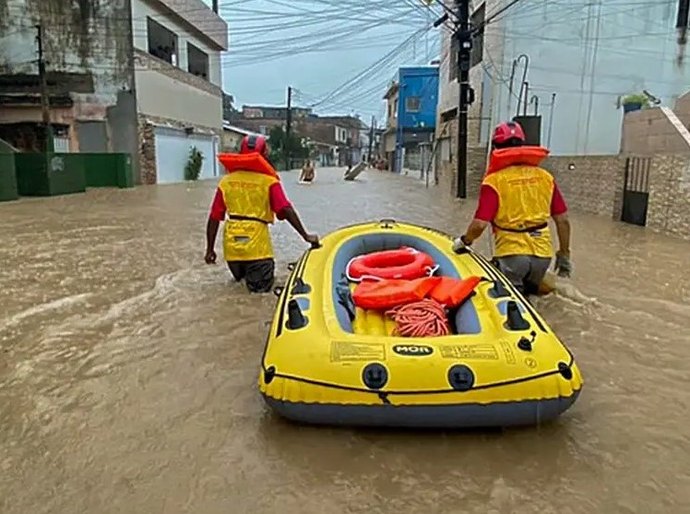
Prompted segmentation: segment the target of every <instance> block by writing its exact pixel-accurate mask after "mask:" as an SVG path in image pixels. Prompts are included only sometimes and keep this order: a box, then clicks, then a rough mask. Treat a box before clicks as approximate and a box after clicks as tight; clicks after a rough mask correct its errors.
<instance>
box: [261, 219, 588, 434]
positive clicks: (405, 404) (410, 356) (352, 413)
mask: <svg viewBox="0 0 690 514" xmlns="http://www.w3.org/2000/svg"><path fill="white" fill-rule="evenodd" d="M401 246H408V247H413V248H416V249H417V250H419V251H421V252H424V253H426V254H429V255H431V256H432V257H433V259H434V261H435V262H436V264H437V265H438V270H437V271H436V274H437V275H442V276H449V277H455V278H464V277H467V276H480V277H482V281H481V282H480V283H479V285H478V286H477V288H476V289H475V294H474V296H472V297H471V298H470V299H468V300H467V301H465V302H464V303H463V304H462V305H461V307H460V308H459V309H457V310H456V312H451V313H450V315H449V318H450V321H451V323H450V324H451V326H452V334H451V335H447V336H441V337H426V338H418V339H413V338H403V337H396V336H394V335H393V329H394V323H393V322H392V321H391V320H389V319H386V318H385V316H384V315H383V314H381V313H378V312H374V311H362V310H361V309H359V308H356V307H355V306H354V303H353V301H352V296H351V294H350V292H351V287H352V285H351V284H349V283H348V279H347V277H346V267H347V265H348V263H349V262H350V261H351V260H352V259H353V258H354V257H357V256H358V255H362V254H366V253H370V252H374V251H378V250H386V249H397V248H400V247H401ZM291 269H292V273H291V275H290V277H289V278H288V280H287V283H286V285H285V287H284V288H277V289H276V294H277V295H279V300H278V306H277V310H276V313H275V316H274V319H273V323H272V326H271V329H270V333H269V336H268V340H267V343H266V347H265V350H264V353H263V356H262V362H261V368H262V369H261V373H260V377H259V388H260V391H261V393H262V395H263V397H264V399H265V401H266V402H267V404H268V405H269V406H270V407H271V408H272V409H273V410H274V411H275V412H277V413H278V414H279V415H281V416H284V417H286V418H289V419H291V420H294V421H299V422H305V423H314V424H328V425H352V426H400V427H434V428H461V427H490V426H511V425H530V424H537V423H541V422H546V421H549V420H552V419H554V418H556V417H557V416H559V415H560V414H561V413H563V412H564V411H566V410H567V409H568V408H569V407H570V406H571V405H573V403H574V402H575V401H576V399H577V397H578V394H579V392H580V389H581V387H582V377H581V375H580V371H579V369H578V367H577V365H576V364H575V361H574V358H573V355H572V354H571V352H570V351H569V350H568V348H566V346H565V345H564V344H563V343H562V342H561V341H560V340H559V339H558V337H557V336H556V334H554V333H553V331H552V330H551V329H550V328H549V327H548V325H547V324H546V322H545V321H544V319H543V318H542V317H541V316H540V315H539V314H538V313H537V312H536V311H535V310H534V308H533V307H532V306H531V305H530V304H529V302H527V301H526V299H525V298H523V296H522V295H521V294H520V293H519V292H518V291H517V290H515V289H514V288H513V287H512V286H511V284H510V283H509V282H508V281H507V280H506V278H505V277H504V276H503V275H502V274H501V273H500V272H499V271H498V270H497V269H496V268H495V267H493V266H492V265H491V264H490V263H489V262H488V261H487V260H486V259H484V258H483V257H482V256H480V255H479V254H476V253H474V252H468V253H464V254H460V255H458V254H456V253H454V252H453V250H452V239H451V237H450V236H449V235H447V234H444V233H441V232H439V231H437V230H434V229H430V228H425V227H420V226H416V225H410V224H405V223H398V222H395V221H393V220H383V221H380V222H376V223H364V224H358V225H354V226H349V227H345V228H342V229H339V230H337V231H335V232H333V233H331V234H329V235H327V236H326V237H324V238H323V240H322V246H321V247H320V248H318V249H311V250H308V251H307V252H306V253H305V254H304V255H303V256H302V258H301V259H300V260H299V262H297V263H295V264H294V265H293V266H291Z"/></svg>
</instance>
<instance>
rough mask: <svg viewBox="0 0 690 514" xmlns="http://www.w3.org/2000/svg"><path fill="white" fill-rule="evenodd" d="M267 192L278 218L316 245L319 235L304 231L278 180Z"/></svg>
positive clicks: (308, 241)
mask: <svg viewBox="0 0 690 514" xmlns="http://www.w3.org/2000/svg"><path fill="white" fill-rule="evenodd" d="M269 193H270V198H271V209H272V210H273V212H275V213H276V215H277V216H278V219H281V220H286V221H287V222H288V223H289V224H290V225H292V228H294V229H295V231H296V232H297V233H298V234H299V235H300V236H301V237H302V239H304V240H305V241H306V242H307V243H309V244H311V245H312V246H318V245H319V236H317V235H316V234H309V233H308V232H307V231H306V229H305V228H304V225H303V224H302V220H301V219H300V217H299V215H298V214H297V211H296V210H295V209H294V207H292V204H291V203H290V201H289V200H288V198H287V196H286V195H285V190H283V186H282V185H280V183H279V182H278V183H276V184H273V185H272V186H271V189H270V192H269Z"/></svg>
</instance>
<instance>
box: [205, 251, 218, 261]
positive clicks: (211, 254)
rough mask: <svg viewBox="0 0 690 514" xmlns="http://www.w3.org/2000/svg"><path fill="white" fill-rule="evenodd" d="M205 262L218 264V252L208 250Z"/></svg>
mask: <svg viewBox="0 0 690 514" xmlns="http://www.w3.org/2000/svg"><path fill="white" fill-rule="evenodd" d="M204 261H206V264H215V263H216V252H215V250H213V248H211V249H210V250H206V255H205V256H204Z"/></svg>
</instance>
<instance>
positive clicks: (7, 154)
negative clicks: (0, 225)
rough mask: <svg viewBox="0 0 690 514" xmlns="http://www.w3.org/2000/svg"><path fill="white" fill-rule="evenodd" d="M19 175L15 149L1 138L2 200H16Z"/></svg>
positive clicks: (0, 182)
mask: <svg viewBox="0 0 690 514" xmlns="http://www.w3.org/2000/svg"><path fill="white" fill-rule="evenodd" d="M17 198H19V193H18V191H17V175H16V171H15V163H14V149H13V148H12V147H11V146H10V145H8V144H7V143H5V142H4V141H3V140H2V139H0V202H7V201H9V200H16V199H17Z"/></svg>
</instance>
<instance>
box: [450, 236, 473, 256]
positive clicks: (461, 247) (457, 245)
mask: <svg viewBox="0 0 690 514" xmlns="http://www.w3.org/2000/svg"><path fill="white" fill-rule="evenodd" d="M471 244H472V243H470V242H468V240H467V238H466V237H465V236H461V237H457V238H455V239H454V240H453V251H454V252H455V253H465V252H466V251H467V249H468V247H469V246H470V245H471Z"/></svg>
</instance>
